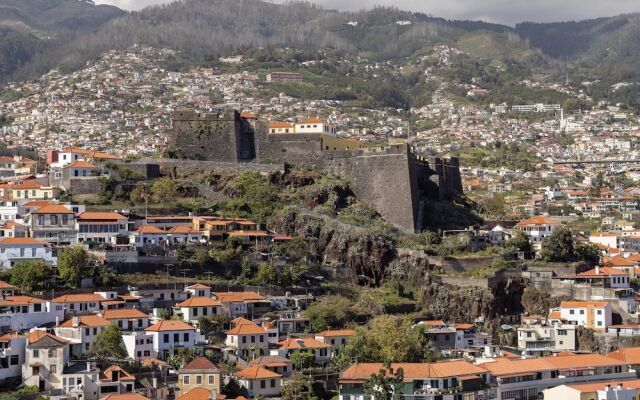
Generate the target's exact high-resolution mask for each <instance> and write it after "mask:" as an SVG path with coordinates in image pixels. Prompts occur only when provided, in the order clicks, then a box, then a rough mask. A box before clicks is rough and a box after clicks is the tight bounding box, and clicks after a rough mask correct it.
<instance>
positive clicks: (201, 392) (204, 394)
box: [178, 387, 211, 400]
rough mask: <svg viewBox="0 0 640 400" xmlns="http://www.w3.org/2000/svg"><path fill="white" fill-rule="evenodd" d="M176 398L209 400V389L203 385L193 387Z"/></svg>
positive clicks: (179, 399) (181, 399)
mask: <svg viewBox="0 0 640 400" xmlns="http://www.w3.org/2000/svg"><path fill="white" fill-rule="evenodd" d="M178 400H211V390H209V389H206V388H203V387H194V388H193V389H191V390H189V391H188V392H186V393H185V394H183V395H182V396H180V397H178Z"/></svg>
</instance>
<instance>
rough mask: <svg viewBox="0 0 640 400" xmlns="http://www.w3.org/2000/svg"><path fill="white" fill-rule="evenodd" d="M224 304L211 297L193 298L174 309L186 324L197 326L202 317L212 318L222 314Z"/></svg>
mask: <svg viewBox="0 0 640 400" xmlns="http://www.w3.org/2000/svg"><path fill="white" fill-rule="evenodd" d="M221 307H222V304H221V303H220V301H219V300H214V299H212V298H211V297H191V298H188V299H187V300H185V301H182V302H180V303H178V304H176V306H175V307H174V309H175V310H176V314H178V315H181V316H182V319H183V320H184V321H185V322H188V323H191V324H196V323H198V318H200V317H210V316H212V315H217V314H220V309H221Z"/></svg>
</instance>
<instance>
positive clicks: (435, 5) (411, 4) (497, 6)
mask: <svg viewBox="0 0 640 400" xmlns="http://www.w3.org/2000/svg"><path fill="white" fill-rule="evenodd" d="M169 2H170V0H96V3H103V4H113V5H116V6H118V7H120V8H125V9H128V10H137V9H141V8H144V7H146V6H149V5H152V4H162V3H169ZM275 2H282V0H275ZM314 2H315V3H317V4H320V5H321V6H323V7H325V8H330V9H338V10H352V11H353V10H361V9H363V8H371V7H374V6H376V5H384V6H395V7H397V8H399V9H401V10H411V11H420V12H424V13H429V14H431V15H433V16H436V17H443V18H448V19H472V20H484V21H488V22H496V23H502V24H509V25H513V24H515V23H518V22H522V21H533V22H555V21H571V20H581V19H589V18H598V17H605V16H612V15H617V14H623V13H631V12H640V1H638V0H445V1H443V0H315V1H314Z"/></svg>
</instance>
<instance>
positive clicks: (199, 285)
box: [185, 283, 211, 289]
mask: <svg viewBox="0 0 640 400" xmlns="http://www.w3.org/2000/svg"><path fill="white" fill-rule="evenodd" d="M185 289H211V286H207V285H205V284H204V283H195V284H193V285H191V286H187V287H186V288H185Z"/></svg>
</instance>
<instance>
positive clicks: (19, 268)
mask: <svg viewBox="0 0 640 400" xmlns="http://www.w3.org/2000/svg"><path fill="white" fill-rule="evenodd" d="M9 273H10V275H11V284H13V285H15V286H16V287H18V288H20V289H21V290H22V291H26V292H31V291H34V290H36V291H41V290H44V288H45V287H46V286H47V280H48V279H49V278H50V277H51V275H52V270H51V266H49V265H48V264H47V263H45V262H44V261H42V260H37V261H24V262H19V263H17V264H16V265H14V266H13V268H11V270H10V271H9Z"/></svg>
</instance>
